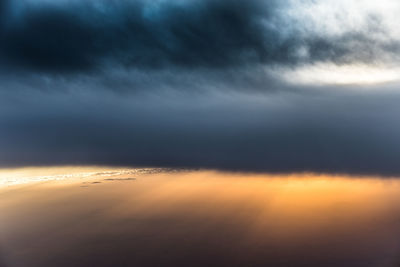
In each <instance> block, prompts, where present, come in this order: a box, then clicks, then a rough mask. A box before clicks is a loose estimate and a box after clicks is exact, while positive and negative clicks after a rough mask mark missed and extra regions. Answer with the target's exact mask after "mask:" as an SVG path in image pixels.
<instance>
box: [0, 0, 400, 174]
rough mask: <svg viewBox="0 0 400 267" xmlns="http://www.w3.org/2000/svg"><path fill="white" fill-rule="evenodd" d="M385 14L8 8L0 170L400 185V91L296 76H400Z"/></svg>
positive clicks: (320, 4)
mask: <svg viewBox="0 0 400 267" xmlns="http://www.w3.org/2000/svg"><path fill="white" fill-rule="evenodd" d="M335 3H336V4H335ZM338 3H339V4H338ZM371 3H372V2H371V1H366V0H365V1H361V0H360V1H355V2H354V3H353V2H352V4H349V3H346V2H343V1H339V2H332V1H329V0H325V1H323V0H321V1H303V2H298V1H257V0H251V1H244V0H235V1H216V0H192V1H179V0H173V1H162V0H159V1H140V0H137V1H117V0H116V1H91V0H85V1H64V0H59V1H46V0H36V1H34V0H25V1H20V2H18V3H16V2H15V1H2V2H1V4H0V165H1V166H2V167H10V166H28V165H60V164H77V165H85V164H104V165H129V166H153V167H195V168H217V169H228V170H246V171H270V172H298V171H310V172H331V173H339V172H340V173H357V174H382V175H398V174H400V167H398V164H397V158H398V156H400V146H399V144H398V141H397V136H398V134H399V127H398V126H397V125H398V119H397V116H396V114H398V112H399V111H400V110H399V108H398V101H399V100H400V96H399V93H398V91H397V88H398V83H397V82H396V81H395V82H392V83H391V84H373V81H374V80H373V79H372V85H371V84H369V85H365V84H362V80H360V79H357V81H358V82H359V83H358V84H347V85H338V84H335V83H332V84H329V83H331V82H332V80H329V83H326V84H320V83H303V82H300V79H299V78H298V77H297V76H295V75H291V74H292V73H294V72H296V71H298V70H301V71H302V72H308V73H309V76H313V72H311V71H310V70H311V69H313V70H315V68H319V69H322V70H323V68H324V66H328V65H329V66H335V68H337V69H340V68H346V69H345V70H347V69H349V68H350V69H351V68H353V66H357V67H358V68H369V67H373V68H374V70H379V69H382V70H385V69H386V68H397V67H398V65H399V64H398V56H397V54H398V52H399V51H398V50H399V47H400V45H399V40H400V38H398V37H399V35H398V32H397V30H396V29H395V28H394V27H392V25H394V24H395V23H394V22H396V16H394V15H393V16H391V14H392V13H393V14H394V13H395V11H396V10H397V9H396V8H400V5H394V6H392V7H391V9H390V10H389V11H388V10H386V9H379V8H377V6H374V5H372V4H371ZM389 3H392V4H393V2H391V1H389V0H387V3H386V2H385V4H389ZM375 5H376V4H375ZM338 6H339V7H340V8H337V7H338ZM333 7H336V9H335V8H333ZM399 10H400V9H399ZM310 12H312V14H310ZM338 14H341V16H342V17H340V16H339V18H340V20H341V22H338V21H336V20H335V18H337V17H338ZM324 18H326V19H325V20H324ZM316 21H317V22H318V23H317V22H316ZM338 25H340V27H337V26H338ZM316 73H318V72H316ZM325 73H326V72H325ZM368 73H370V72H368ZM376 76H377V77H380V76H379V75H376ZM381 76H382V75H381ZM383 76H384V75H383ZM332 77H335V79H338V80H340V79H341V76H340V75H337V73H336V75H334V74H332ZM336 77H337V78H336ZM369 80H371V79H369ZM338 82H340V81H338Z"/></svg>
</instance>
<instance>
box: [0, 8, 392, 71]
mask: <svg viewBox="0 0 400 267" xmlns="http://www.w3.org/2000/svg"><path fill="white" fill-rule="evenodd" d="M9 3H11V2H9ZM287 5H289V3H288V2H286V1H258V0H250V1H244V0H234V1H217V0H203V1H200V0H193V1H181V2H179V1H159V2H157V1H156V2H153V1H140V0H136V1H107V2H105V1H79V2H76V1H71V2H64V1H59V2H54V3H49V2H41V1H38V2H37V3H35V4H32V3H31V2H29V1H23V2H22V3H21V4H19V5H16V4H14V8H12V6H13V5H11V4H7V1H4V2H3V4H2V5H1V6H0V12H2V13H3V14H8V15H5V16H4V15H3V19H2V20H1V21H0V23H1V27H0V29H1V35H0V36H1V44H0V51H1V59H2V61H3V62H5V63H6V64H7V65H8V66H16V67H19V68H28V69H31V70H34V71H50V72H60V71H61V72H64V71H82V70H94V69H98V68H106V66H107V65H108V64H117V65H122V66H125V67H128V68H147V69H148V68H151V69H153V68H156V69H159V68H166V67H171V66H177V67H185V68H195V67H203V68H227V67H242V68H243V67H246V66H249V65H250V66H251V65H255V64H262V65H265V64H283V65H293V64H299V63H313V62H318V61H333V62H335V63H347V62H348V61H357V62H369V61H371V60H378V59H379V56H380V55H381V54H382V53H392V54H394V53H396V52H398V50H399V49H398V47H399V45H398V43H397V42H396V41H390V40H386V41H377V40H374V38H371V36H370V35H371V34H370V33H371V32H376V31H384V29H381V28H380V27H381V25H380V24H379V21H380V19H379V17H376V16H375V17H374V16H371V17H367V18H366V25H367V28H366V31H365V32H352V31H350V32H348V33H345V34H343V35H340V36H334V37H327V36H319V35H318V34H314V33H313V32H307V29H306V34H304V31H303V33H302V34H300V30H303V28H302V25H290V27H289V26H288V23H290V20H289V19H288V18H287V16H285V15H284V14H285V13H284V11H285V7H286V6H287ZM7 7H8V8H7ZM5 10H9V11H8V12H5ZM10 10H14V12H11V11H10ZM282 14H283V15H282ZM371 25H372V26H371ZM293 28H294V29H293ZM300 50H304V51H307V54H306V55H301V54H299V51H300Z"/></svg>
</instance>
